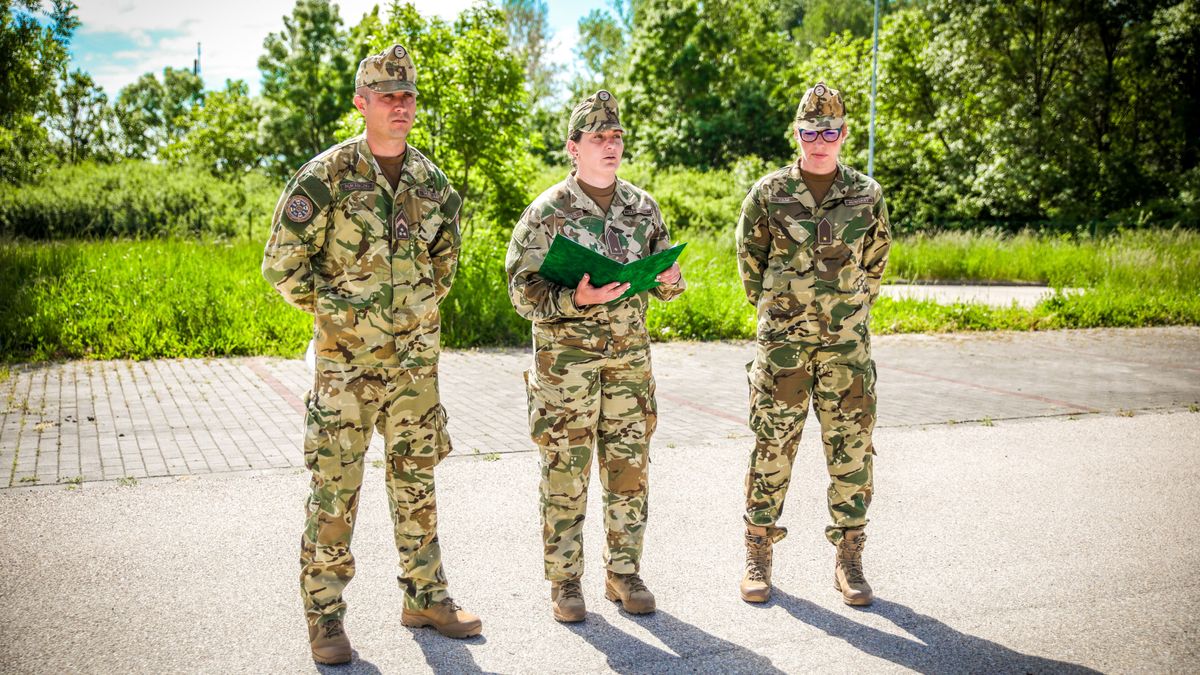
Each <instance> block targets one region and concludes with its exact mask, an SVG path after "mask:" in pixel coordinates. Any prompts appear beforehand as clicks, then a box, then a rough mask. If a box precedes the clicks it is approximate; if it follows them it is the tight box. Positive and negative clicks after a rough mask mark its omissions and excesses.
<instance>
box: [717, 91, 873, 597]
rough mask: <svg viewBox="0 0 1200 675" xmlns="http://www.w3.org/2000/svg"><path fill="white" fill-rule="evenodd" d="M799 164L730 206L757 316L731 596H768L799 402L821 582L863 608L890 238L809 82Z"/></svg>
mask: <svg viewBox="0 0 1200 675" xmlns="http://www.w3.org/2000/svg"><path fill="white" fill-rule="evenodd" d="M795 134H796V140H797V142H798V144H799V146H800V156H799V158H798V160H797V161H796V162H795V163H794V164H792V165H790V166H786V167H783V168H781V169H778V170H776V171H774V172H772V173H770V174H767V175H766V176H764V177H762V178H761V179H760V180H759V181H758V182H757V183H755V185H754V187H753V188H751V189H750V192H749V194H747V195H746V199H745V201H743V202H742V212H741V218H740V219H739V221H738V228H737V242H738V270H739V272H740V274H741V277H742V282H743V284H744V286H745V290H746V297H747V299H748V300H749V301H750V303H751V304H752V305H754V306H755V308H756V309H757V326H758V327H757V340H756V342H757V344H756V352H755V356H754V360H753V361H752V362H751V363H750V364H748V369H749V374H750V377H749V379H750V427H751V429H752V430H753V431H754V435H755V447H754V452H753V454H751V456H750V467H749V471H748V473H747V476H746V514H745V521H746V573H745V575H744V576H743V578H742V582H741V587H740V591H741V595H742V599H743V600H745V601H747V602H766V601H767V600H768V599H769V597H770V594H771V568H772V545H773V544H775V543H777V542H779V541H780V540H782V539H783V538H784V536H785V535H786V534H787V530H786V529H785V528H783V527H780V526H779V525H778V521H779V518H780V515H781V513H782V512H783V503H784V497H785V495H786V494H787V488H788V483H789V480H790V478H791V472H792V464H793V462H794V460H795V458H796V448H797V446H798V445H799V442H800V434H801V431H802V430H803V429H804V422H805V419H806V418H807V416H808V409H809V405H810V402H811V404H812V407H813V408H814V409H815V410H816V415H817V420H818V421H819V422H820V424H821V437H822V441H823V442H824V447H825V460H826V464H827V466H828V469H829V491H828V505H829V514H830V516H831V518H832V522H831V523H830V524H829V525H828V526H827V527H826V528H825V536H826V538H827V539H828V540H829V541H830V543H832V544H833V545H834V546H835V547H836V548H837V553H836V555H835V567H834V587H835V588H836V589H837V590H839V591H840V592H841V593H842V598H843V600H844V601H845V602H846V603H847V604H850V605H869V604H871V602H872V600H873V594H872V591H871V586H870V585H869V584H868V583H867V580H866V577H865V575H864V573H863V568H862V550H863V545H864V543H865V542H866V536H865V535H864V534H863V528H864V526H865V525H866V524H867V507H868V506H869V505H870V503H871V491H872V476H871V473H872V459H873V457H874V455H875V448H874V446H873V444H872V442H871V432H872V430H873V428H874V426H875V363H874V361H873V360H872V359H871V340H870V333H869V329H868V324H869V320H870V312H871V305H872V304H873V303H874V302H875V298H876V297H877V296H878V295H879V286H880V281H881V279H882V277H883V269H884V267H885V265H886V264H887V256H888V248H889V246H890V243H891V234H890V232H889V226H888V212H887V206H886V205H885V204H884V200H883V190H882V189H881V188H880V187H879V184H878V183H876V182H875V181H874V180H872V179H871V178H869V177H868V176H866V175H864V174H862V173H859V172H858V171H855V170H854V169H852V168H850V167H848V166H846V165H844V164H842V163H841V162H840V161H839V160H838V155H839V153H840V152H841V149H842V144H843V143H844V142H845V140H846V135H847V126H846V109H845V105H844V103H843V102H842V96H841V94H840V92H838V91H837V90H835V89H830V88H829V87H828V86H826V85H825V84H824V83H818V84H816V85H815V86H813V87H812V88H811V89H809V90H808V91H806V92H805V93H804V96H803V98H801V99H800V105H799V107H798V108H797V110H796V119H795Z"/></svg>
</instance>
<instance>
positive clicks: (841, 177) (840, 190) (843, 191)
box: [788, 158, 851, 208]
mask: <svg viewBox="0 0 1200 675" xmlns="http://www.w3.org/2000/svg"><path fill="white" fill-rule="evenodd" d="M788 173H789V176H790V177H791V178H792V180H794V181H796V184H797V185H799V186H800V189H801V190H803V192H804V196H807V197H808V200H807V201H813V199H812V193H811V192H809V191H808V187H807V186H806V185H805V184H804V175H803V174H801V173H800V159H799V158H797V159H796V161H795V162H792V168H791V170H790V171H789V172H788ZM849 192H851V189H850V186H849V185H848V184H847V183H846V165H845V164H842V163H841V162H838V163H837V175H835V176H834V178H833V185H831V186H829V192H827V193H825V200H824V201H822V202H821V204H824V203H825V202H828V201H830V200H833V199H841V198H843V197H845V196H846V195H847V193H849ZM801 201H802V202H803V201H805V200H803V199H802V200H801ZM806 205H807V204H806ZM807 206H810V208H811V207H814V206H820V204H811V205H807Z"/></svg>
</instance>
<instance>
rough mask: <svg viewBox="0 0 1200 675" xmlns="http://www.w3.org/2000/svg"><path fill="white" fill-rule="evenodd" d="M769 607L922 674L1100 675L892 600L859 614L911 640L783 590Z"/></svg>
mask: <svg viewBox="0 0 1200 675" xmlns="http://www.w3.org/2000/svg"><path fill="white" fill-rule="evenodd" d="M766 606H768V607H770V606H778V607H782V608H783V609H784V610H786V611H787V613H788V614H791V615H792V616H793V617H795V618H797V619H799V620H800V621H802V622H804V623H806V624H808V625H810V626H812V627H813V628H816V629H817V630H820V631H823V632H825V633H826V634H828V635H829V636H831V637H835V638H839V639H841V640H845V641H846V642H847V643H848V644H849V645H851V646H852V647H855V648H857V649H859V650H861V651H863V652H865V653H867V654H871V655H872V656H877V657H879V658H881V659H887V660H888V661H891V662H892V663H895V664H897V665H900V666H904V667H905V668H910V669H912V670H916V671H918V672H922V673H962V672H989V673H1014V672H1019V673H1041V672H1053V673H1097V672H1099V671H1096V670H1092V669H1091V668H1086V667H1084V666H1080V665H1078V664H1074V663H1068V662H1066V661H1055V660H1053V659H1045V658H1042V657H1039V656H1031V655H1029V654H1022V653H1020V652H1017V651H1013V650H1012V649H1009V648H1008V647H1005V646H1003V645H1000V644H997V643H995V642H992V641H990V640H985V639H983V638H979V637H975V636H974V635H967V634H966V633H962V632H960V631H957V630H954V629H953V628H951V627H950V626H947V625H946V624H944V623H942V622H941V621H938V620H937V619H934V618H933V617H929V616H925V615H924V614H918V613H917V612H914V611H913V610H912V609H910V608H908V607H905V606H904V605H900V604H897V603H894V602H889V601H887V600H879V599H876V600H875V604H873V605H871V606H870V607H864V608H862V609H861V610H858V611H862V612H864V613H870V614H876V615H878V616H882V617H883V618H885V619H887V620H888V621H891V622H892V623H894V624H896V626H897V627H899V628H901V629H903V630H904V631H905V632H906V633H908V634H909V635H911V636H912V637H911V638H909V637H901V636H899V635H892V634H890V633H885V632H883V631H881V630H878V629H875V628H871V627H870V626H864V625H863V624H861V623H858V622H857V621H854V620H853V619H849V618H846V617H844V616H841V615H840V614H836V613H834V612H831V611H829V610H827V609H825V608H824V607H820V606H818V605H815V604H813V603H811V602H809V601H808V600H802V599H800V598H797V597H794V596H792V595H788V594H787V593H785V592H783V591H781V590H779V588H778V587H776V588H773V589H772V590H771V601H770V602H769V603H767V605H766Z"/></svg>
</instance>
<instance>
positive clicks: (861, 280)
mask: <svg viewBox="0 0 1200 675" xmlns="http://www.w3.org/2000/svg"><path fill="white" fill-rule="evenodd" d="M890 245H891V233H890V231H889V225H888V212H887V205H886V204H885V203H884V200H883V190H882V188H880V187H879V183H876V182H875V181H874V180H872V179H871V178H869V177H867V176H866V175H864V174H862V173H859V172H858V171H855V170H854V169H851V168H849V167H847V166H844V165H842V164H839V165H838V174H837V177H836V178H835V179H834V182H833V186H832V187H830V189H829V193H828V194H827V195H825V199H824V201H823V202H822V203H821V204H817V203H816V202H815V201H814V199H813V196H812V193H810V192H809V190H808V188H807V187H806V186H805V184H804V180H803V179H802V178H801V175H800V167H799V164H798V163H797V164H793V165H791V166H787V167H783V168H781V169H778V170H776V171H774V172H772V173H769V174H767V175H766V176H764V177H763V178H761V179H760V180H759V181H758V182H757V183H755V185H754V187H752V188H751V189H750V192H749V194H747V195H746V199H745V201H743V202H742V214H741V218H740V220H739V221H738V228H737V249H738V271H739V273H740V274H741V277H742V283H743V284H744V286H745V290H746V297H747V299H749V301H750V303H751V304H753V305H754V306H755V307H756V308H757V310H758V313H757V319H758V331H757V332H758V339H759V341H763V342H792V341H795V342H804V343H812V344H814V345H829V344H836V343H838V342H842V341H845V340H854V339H860V338H864V337H866V335H867V327H868V325H867V324H868V319H869V314H870V307H871V304H872V303H873V302H874V301H875V298H876V296H878V295H879V285H880V281H881V279H882V278H883V269H884V267H885V266H886V265H887V256H888V248H889V247H890Z"/></svg>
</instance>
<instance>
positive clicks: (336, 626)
mask: <svg viewBox="0 0 1200 675" xmlns="http://www.w3.org/2000/svg"><path fill="white" fill-rule="evenodd" d="M308 647H309V649H311V650H312V657H313V661H316V662H317V663H323V664H326V665H330V666H334V665H337V664H339V663H349V662H350V653H351V652H350V638H349V637H347V636H346V630H345V629H344V628H343V627H342V620H341V619H331V620H329V621H324V622H321V623H318V624H309V626H308Z"/></svg>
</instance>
